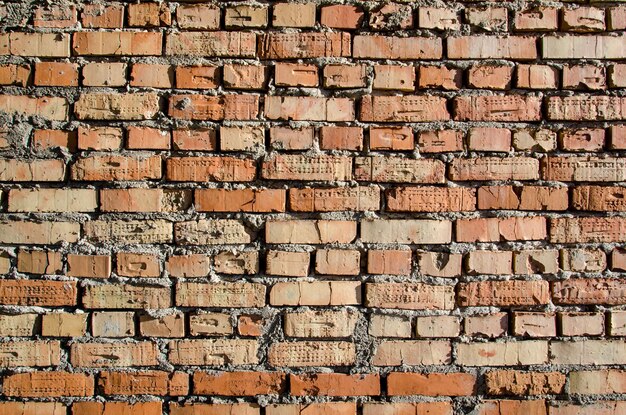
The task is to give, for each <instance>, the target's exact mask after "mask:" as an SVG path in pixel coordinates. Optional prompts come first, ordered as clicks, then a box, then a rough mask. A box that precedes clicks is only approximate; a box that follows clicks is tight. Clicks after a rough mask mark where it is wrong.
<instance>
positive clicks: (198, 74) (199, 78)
mask: <svg viewBox="0 0 626 415" xmlns="http://www.w3.org/2000/svg"><path fill="white" fill-rule="evenodd" d="M218 82H219V81H218V77H217V67H215V66H177V67H176V88H181V89H209V88H216V87H217V85H218Z"/></svg>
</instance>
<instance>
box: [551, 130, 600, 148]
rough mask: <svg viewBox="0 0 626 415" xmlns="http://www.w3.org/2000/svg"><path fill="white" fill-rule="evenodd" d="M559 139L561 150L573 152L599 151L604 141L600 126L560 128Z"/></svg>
mask: <svg viewBox="0 0 626 415" xmlns="http://www.w3.org/2000/svg"><path fill="white" fill-rule="evenodd" d="M559 139H560V140H559V141H560V145H561V148H562V149H563V150H565V151H573V152H585V151H601V150H602V148H603V147H604V142H605V138H604V129H602V128H595V129H591V128H588V129H579V130H561V131H560V134H559Z"/></svg>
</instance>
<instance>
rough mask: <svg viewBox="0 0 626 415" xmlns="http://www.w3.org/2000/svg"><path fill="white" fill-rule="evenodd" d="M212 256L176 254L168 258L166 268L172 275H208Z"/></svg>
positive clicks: (185, 276)
mask: <svg viewBox="0 0 626 415" xmlns="http://www.w3.org/2000/svg"><path fill="white" fill-rule="evenodd" d="M209 260H210V258H209V256H208V255H203V254H190V255H174V256H171V257H169V258H168V259H167V262H166V263H165V270H166V271H167V272H168V273H169V274H170V276H172V277H184V278H189V277H206V276H207V275H208V274H209V269H210V262H209Z"/></svg>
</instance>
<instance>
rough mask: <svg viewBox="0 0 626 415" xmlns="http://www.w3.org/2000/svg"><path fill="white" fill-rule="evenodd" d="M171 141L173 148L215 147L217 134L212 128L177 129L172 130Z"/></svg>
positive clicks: (197, 149)
mask: <svg viewBox="0 0 626 415" xmlns="http://www.w3.org/2000/svg"><path fill="white" fill-rule="evenodd" d="M172 141H173V146H174V149H175V150H192V151H213V150H216V149H217V134H216V133H215V130H214V129H213V128H194V129H177V130H174V131H173V132H172Z"/></svg>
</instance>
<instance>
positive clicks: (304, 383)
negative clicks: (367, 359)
mask: <svg viewBox="0 0 626 415" xmlns="http://www.w3.org/2000/svg"><path fill="white" fill-rule="evenodd" d="M289 384H290V393H291V395H295V396H378V395H379V394H380V376H379V375H378V374H358V375H346V374H342V373H311V374H303V375H294V374H291V375H289Z"/></svg>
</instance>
